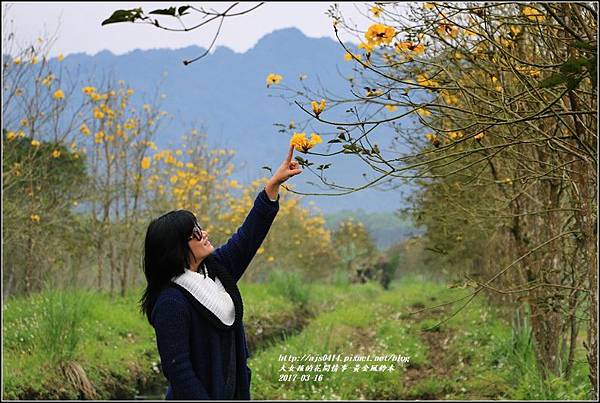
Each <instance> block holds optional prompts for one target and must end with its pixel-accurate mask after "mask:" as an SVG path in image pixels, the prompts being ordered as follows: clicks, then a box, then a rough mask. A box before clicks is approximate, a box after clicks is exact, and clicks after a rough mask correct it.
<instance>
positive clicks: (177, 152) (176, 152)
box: [175, 150, 183, 156]
mask: <svg viewBox="0 0 600 403" xmlns="http://www.w3.org/2000/svg"><path fill="white" fill-rule="evenodd" d="M181 154H183V151H181V150H177V151H175V155H177V156H180V155H181Z"/></svg>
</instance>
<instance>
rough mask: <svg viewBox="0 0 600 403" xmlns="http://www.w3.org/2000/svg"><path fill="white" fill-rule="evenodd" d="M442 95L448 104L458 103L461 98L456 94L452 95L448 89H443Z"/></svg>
mask: <svg viewBox="0 0 600 403" xmlns="http://www.w3.org/2000/svg"><path fill="white" fill-rule="evenodd" d="M440 95H441V96H442V99H443V100H444V102H445V103H446V104H448V105H453V104H456V103H458V100H459V98H458V96H456V95H452V94H449V93H448V92H447V91H445V90H444V91H442V92H441V93H440Z"/></svg>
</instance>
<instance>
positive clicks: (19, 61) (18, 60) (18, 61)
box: [13, 57, 21, 64]
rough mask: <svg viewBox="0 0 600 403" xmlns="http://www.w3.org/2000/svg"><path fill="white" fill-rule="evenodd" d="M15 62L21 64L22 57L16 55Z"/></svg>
mask: <svg viewBox="0 0 600 403" xmlns="http://www.w3.org/2000/svg"><path fill="white" fill-rule="evenodd" d="M13 63H14V64H21V58H20V57H15V58H14V59H13Z"/></svg>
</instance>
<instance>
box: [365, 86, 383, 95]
mask: <svg viewBox="0 0 600 403" xmlns="http://www.w3.org/2000/svg"><path fill="white" fill-rule="evenodd" d="M366 95H367V96H368V97H379V96H381V95H383V91H381V90H378V89H375V88H369V89H368V90H367V94H366Z"/></svg>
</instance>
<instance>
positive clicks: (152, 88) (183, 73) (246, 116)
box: [50, 28, 408, 213]
mask: <svg viewBox="0 0 600 403" xmlns="http://www.w3.org/2000/svg"><path fill="white" fill-rule="evenodd" d="M203 52H205V49H203V48H200V47H196V46H190V47H186V48H181V49H153V50H144V51H142V50H135V51H132V52H129V53H127V54H123V55H114V54H112V53H111V52H109V51H102V52H100V53H98V54H96V55H93V56H92V55H87V54H83V53H79V54H72V55H68V56H67V57H65V59H64V61H63V62H62V67H64V68H65V69H68V71H73V72H75V71H77V72H78V73H77V77H79V79H81V80H82V82H81V84H82V85H96V86H99V85H98V83H100V82H103V81H105V80H106V79H107V78H112V79H114V80H124V81H125V82H126V83H127V85H128V86H130V87H131V88H134V89H135V96H134V99H133V102H134V105H135V104H137V105H138V107H139V106H141V105H142V104H143V103H144V102H147V101H148V99H151V97H152V96H153V95H154V94H156V93H157V86H158V85H159V84H160V87H159V90H158V93H160V94H165V95H166V98H165V99H164V100H163V101H162V105H161V110H165V111H167V112H169V114H171V115H173V116H174V119H172V120H170V121H168V122H166V123H163V124H162V125H161V128H162V129H161V131H160V133H159V135H158V137H157V138H156V141H155V142H156V143H157V145H158V146H159V147H160V146H177V145H178V144H179V143H180V136H181V135H182V134H183V133H184V132H185V131H186V130H189V129H190V128H191V127H196V128H197V129H198V130H200V131H203V132H206V133H208V140H209V143H210V144H211V145H213V146H220V147H227V148H233V149H235V150H236V155H235V159H234V162H235V163H236V165H237V166H240V168H239V169H238V170H237V172H235V173H234V175H233V177H234V179H237V180H239V181H242V182H248V181H250V180H252V179H255V178H256V177H258V176H262V175H269V173H268V172H267V171H266V170H264V169H261V167H263V166H265V165H266V166H270V167H272V168H273V169H274V170H275V169H276V168H277V167H278V166H279V164H280V163H281V162H282V160H283V158H284V157H285V155H286V152H287V150H288V144H289V139H290V137H291V134H292V132H293V131H294V130H290V131H286V132H285V133H280V132H278V130H279V129H280V127H278V126H275V125H274V124H275V123H281V124H285V125H288V124H289V122H290V121H292V120H293V121H294V122H295V123H296V125H297V129H295V130H296V131H304V132H306V133H307V135H309V134H310V133H311V132H313V131H314V132H316V133H319V134H321V136H322V138H323V144H320V145H319V146H317V147H316V148H315V149H314V151H315V152H320V153H326V152H327V151H328V150H337V149H338V148H339V147H338V146H339V144H327V141H328V140H331V139H333V138H334V137H335V136H337V134H338V133H337V132H336V131H335V127H332V126H324V125H322V124H320V123H319V122H314V119H311V118H310V117H309V116H308V115H307V114H306V113H305V112H303V111H302V110H301V109H300V108H299V107H298V106H297V105H295V104H294V103H293V100H291V99H283V98H282V95H283V94H285V95H288V96H289V95H290V94H291V93H292V92H291V89H294V90H301V91H302V90H303V89H302V87H303V86H306V87H307V88H309V89H311V90H313V91H317V92H319V94H311V95H310V96H309V99H320V98H321V96H322V94H323V91H324V90H325V89H326V91H327V95H328V96H327V98H328V99H329V97H331V96H332V94H333V96H334V97H335V98H338V99H344V98H346V99H347V98H350V97H351V92H350V85H349V83H348V80H347V76H349V75H351V74H352V68H353V67H352V66H353V63H351V62H347V61H345V60H344V58H343V55H344V53H345V51H344V49H343V48H342V47H341V46H340V44H339V43H337V42H336V41H334V40H332V39H330V38H309V37H307V36H305V35H304V34H303V33H302V32H301V31H299V30H298V29H295V28H287V29H281V30H277V31H274V32H272V33H270V34H268V35H265V36H264V37H263V38H261V39H260V40H259V41H258V42H257V44H256V45H255V46H254V47H253V48H251V49H249V50H248V51H246V52H244V53H236V52H234V51H232V50H231V49H229V48H227V47H222V46H221V47H217V48H216V49H215V50H214V52H213V53H211V54H209V55H207V56H206V57H204V58H202V59H200V60H198V61H196V62H194V63H192V64H190V65H188V66H184V65H183V63H182V61H183V60H186V59H188V60H189V59H193V58H195V57H197V56H199V55H200V54H202V53H203ZM50 62H51V63H58V62H57V61H56V60H51V61H50ZM62 67H61V68H62ZM57 68H58V65H57ZM359 68H360V67H359ZM360 69H362V68H360ZM269 73H277V74H280V75H282V76H283V80H282V82H281V84H280V85H276V86H272V87H271V88H267V86H266V82H265V80H266V77H267V75H268V74H269ZM300 75H306V76H307V78H306V79H305V80H302V81H301V80H299V77H300ZM91 76H93V78H90V77H91ZM83 79H85V80H83ZM323 86H325V87H326V88H323ZM286 88H288V89H287V90H286ZM80 96H83V95H80ZM323 97H325V96H323ZM298 100H301V99H299V98H298ZM302 104H303V105H304V106H305V107H307V108H308V109H309V110H310V102H309V100H307V99H302ZM347 108H348V104H341V105H340V106H338V107H337V108H329V105H328V109H327V110H326V111H325V112H324V113H323V115H322V116H325V117H326V118H327V119H331V120H333V121H347V120H350V118H351V116H349V114H348V112H346V109H347ZM378 130H379V129H378ZM378 133H379V134H378V135H377V141H375V142H376V143H378V146H379V147H380V149H381V150H382V151H383V150H384V149H385V147H386V146H387V145H389V144H390V142H391V139H392V138H393V135H394V133H393V131H392V130H391V129H389V128H383V129H381V130H379V131H378ZM353 136H354V137H358V134H356V135H354V134H353ZM294 155H299V156H302V157H303V158H305V159H306V158H308V159H309V160H310V161H311V162H314V165H313V166H311V168H312V169H314V168H316V167H317V166H318V165H320V164H326V163H332V165H331V168H329V169H328V170H326V171H325V177H326V178H328V179H330V180H334V181H336V183H339V184H340V185H344V186H359V185H364V184H365V183H366V181H365V178H364V177H363V173H364V174H365V175H366V176H365V177H366V178H373V177H374V172H373V170H372V169H371V168H369V167H368V166H367V165H365V164H364V163H361V161H360V159H359V157H358V156H357V155H347V154H340V155H339V156H336V157H335V158H325V157H317V156H312V155H310V156H306V155H303V154H302V153H299V152H297V151H295V152H294ZM315 172H317V173H319V171H317V170H316V169H315ZM337 181H339V182H337ZM307 182H313V183H316V184H317V185H320V186H318V187H316V186H313V185H311V184H309V183H307ZM290 183H292V184H293V185H294V189H295V190H297V191H300V192H307V193H310V192H324V193H333V192H334V191H332V190H321V189H322V186H323V185H322V184H321V182H320V180H319V178H318V177H317V176H316V175H314V174H312V173H311V172H308V170H306V169H305V170H304V173H303V174H301V175H300V176H297V177H295V178H293V179H291V180H290ZM400 189H401V190H403V191H408V188H407V187H406V186H402V187H400ZM311 200H312V201H314V204H315V205H316V206H318V207H319V208H320V209H321V211H322V212H324V213H331V212H337V211H340V210H343V209H346V210H348V209H349V210H352V209H356V208H358V207H360V208H362V209H364V210H365V211H368V212H392V211H394V210H396V209H398V208H399V207H401V200H402V198H401V194H400V191H398V190H395V191H387V192H379V191H377V190H375V189H366V190H361V191H359V192H355V193H352V194H348V195H344V196H313V195H311V196H305V197H304V199H303V201H302V203H303V204H305V203H307V202H308V201H311Z"/></svg>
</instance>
